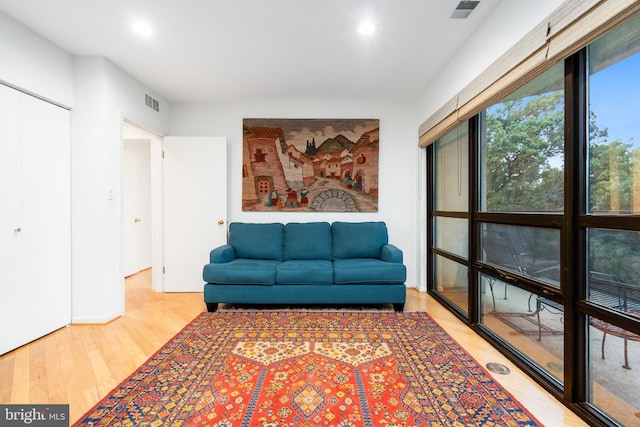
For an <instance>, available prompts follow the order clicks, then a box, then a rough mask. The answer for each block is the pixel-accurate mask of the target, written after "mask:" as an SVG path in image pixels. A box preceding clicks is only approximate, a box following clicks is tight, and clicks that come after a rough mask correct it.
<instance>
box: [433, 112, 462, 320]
mask: <svg viewBox="0 0 640 427" xmlns="http://www.w3.org/2000/svg"><path fill="white" fill-rule="evenodd" d="M468 139H469V127H468V125H467V124H466V123H465V124H463V125H461V126H459V127H458V128H457V129H455V130H454V131H453V132H451V133H449V134H448V135H447V136H445V137H444V138H442V139H441V140H439V141H438V142H436V144H435V148H434V151H435V155H434V162H433V164H434V166H435V168H434V170H435V172H434V189H435V191H434V198H433V200H432V206H431V207H430V208H431V209H430V211H431V212H432V218H433V220H432V221H433V222H432V231H433V247H434V253H435V255H434V257H433V258H432V259H431V260H430V262H431V269H432V270H433V271H434V272H435V274H434V283H435V287H434V289H435V291H436V292H437V293H438V294H439V295H440V296H442V297H443V298H446V299H447V300H448V301H449V302H450V303H451V304H453V305H454V306H455V307H457V309H458V310H460V311H462V312H465V313H466V311H467V309H468V306H469V287H468V281H469V280H468V268H467V264H468V259H469V215H468V213H469V143H468Z"/></svg>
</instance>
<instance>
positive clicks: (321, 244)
mask: <svg viewBox="0 0 640 427" xmlns="http://www.w3.org/2000/svg"><path fill="white" fill-rule="evenodd" d="M331 254H332V247H331V225H330V224H329V223H328V222H307V223H299V222H290V223H288V224H287V225H285V226H284V260H285V261H290V260H307V259H315V260H327V261H331Z"/></svg>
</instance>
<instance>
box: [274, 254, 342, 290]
mask: <svg viewBox="0 0 640 427" xmlns="http://www.w3.org/2000/svg"><path fill="white" fill-rule="evenodd" d="M276 283H277V284H278V285H331V284H332V283H333V264H332V263H331V261H326V260H292V261H285V262H283V263H282V264H280V265H279V266H278V267H277V268H276Z"/></svg>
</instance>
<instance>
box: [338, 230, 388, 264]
mask: <svg viewBox="0 0 640 427" xmlns="http://www.w3.org/2000/svg"><path fill="white" fill-rule="evenodd" d="M331 232H332V237H333V259H334V260H335V259H345V258H380V251H381V250H382V246H384V245H386V244H387V243H389V237H388V235H387V226H386V224H385V223H384V222H334V223H333V224H332V225H331Z"/></svg>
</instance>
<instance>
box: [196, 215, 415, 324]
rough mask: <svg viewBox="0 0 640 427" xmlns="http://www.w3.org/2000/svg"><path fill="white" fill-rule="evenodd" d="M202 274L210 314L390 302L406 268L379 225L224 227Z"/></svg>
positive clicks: (400, 291) (400, 304)
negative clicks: (256, 307) (227, 308)
mask: <svg viewBox="0 0 640 427" xmlns="http://www.w3.org/2000/svg"><path fill="white" fill-rule="evenodd" d="M209 258H210V260H209V264H206V265H205V266H204V269H203V274H202V275H203V279H204V281H205V282H206V283H205V285H204V301H205V303H206V304H207V310H208V311H215V310H217V308H218V303H229V304H296V305H298V304H302V305H304V304H331V305H335V304H393V308H394V309H395V310H396V311H402V310H403V309H404V303H405V299H406V287H405V284H404V282H405V280H406V276H407V269H406V267H405V265H404V264H403V260H402V251H401V250H400V249H398V248H397V247H396V246H394V245H391V244H389V243H388V235H387V226H386V225H385V223H384V222H334V223H333V224H329V223H328V222H309V223H288V224H280V223H269V224H258V223H240V222H234V223H231V224H229V236H228V244H226V245H223V246H220V247H217V248H215V249H213V250H212V251H211V253H210V255H209Z"/></svg>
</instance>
